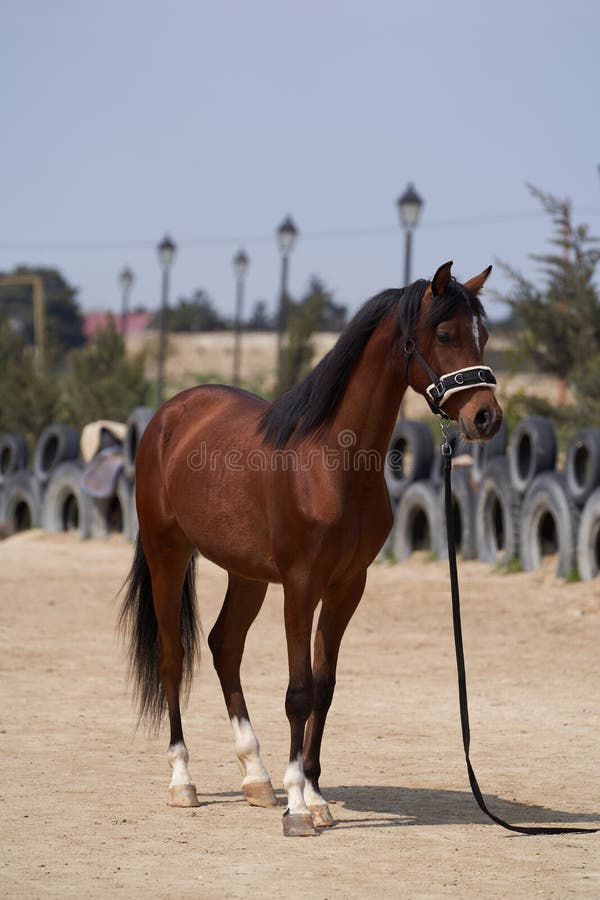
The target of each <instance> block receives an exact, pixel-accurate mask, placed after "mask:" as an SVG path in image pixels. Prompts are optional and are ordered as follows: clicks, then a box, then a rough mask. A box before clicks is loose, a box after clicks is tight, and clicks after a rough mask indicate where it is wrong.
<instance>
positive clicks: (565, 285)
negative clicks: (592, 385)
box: [499, 185, 600, 405]
mask: <svg viewBox="0 0 600 900" xmlns="http://www.w3.org/2000/svg"><path fill="white" fill-rule="evenodd" d="M528 187H529V190H530V191H531V193H532V194H533V196H534V197H536V198H537V199H538V200H539V201H540V203H541V204H542V206H543V207H544V209H545V211H546V212H547V213H548V215H550V216H551V218H552V222H553V225H554V236H553V237H552V239H551V241H550V243H551V244H553V245H554V247H556V250H555V251H554V252H551V253H543V254H531V255H530V258H531V259H533V260H535V261H536V262H538V263H539V264H540V265H541V270H542V277H543V284H542V287H541V288H539V287H537V286H536V285H534V284H533V283H532V282H531V281H530V280H528V279H527V278H525V277H524V276H523V275H522V274H521V273H520V272H519V271H517V270H515V269H513V268H512V267H510V266H508V265H507V264H505V263H501V266H502V268H503V269H504V271H505V272H507V274H508V275H509V277H510V278H511V280H512V283H513V285H512V290H511V292H510V294H509V295H508V296H501V297H499V299H501V300H503V301H504V302H506V303H508V304H509V305H510V306H511V308H512V310H513V313H514V317H515V319H516V322H517V325H518V329H517V331H516V333H515V339H516V340H517V342H518V344H519V349H520V350H521V351H522V352H523V354H524V355H525V356H526V357H527V358H528V359H529V360H531V362H532V363H533V364H534V366H535V367H536V368H537V369H538V370H539V371H542V372H549V373H552V374H554V375H557V376H558V378H559V379H560V388H559V397H558V404H559V405H563V404H564V403H565V398H566V386H567V385H571V386H572V387H573V388H574V390H575V391H576V392H577V395H578V399H580V400H582V399H584V397H585V392H586V391H587V389H588V388H589V381H590V377H592V376H591V375H590V373H591V372H597V371H598V370H599V369H600V298H599V296H598V293H597V291H596V288H595V286H594V283H593V277H594V271H595V268H596V266H597V264H598V262H599V261H600V246H599V242H598V239H597V238H594V237H591V236H590V235H589V231H588V226H587V225H574V224H573V221H572V217H571V204H570V202H569V201H568V200H560V199H558V198H557V197H554V196H553V195H552V194H546V193H544V192H543V191H541V190H539V189H538V188H536V187H534V186H532V185H529V186H528ZM596 384H597V382H596Z"/></svg>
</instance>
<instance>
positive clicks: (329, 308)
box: [151, 276, 347, 332]
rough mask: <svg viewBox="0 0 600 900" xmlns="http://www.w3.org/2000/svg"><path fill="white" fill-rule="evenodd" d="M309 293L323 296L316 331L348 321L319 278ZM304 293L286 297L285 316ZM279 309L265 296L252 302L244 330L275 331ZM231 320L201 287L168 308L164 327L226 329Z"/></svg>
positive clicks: (156, 322) (338, 328)
mask: <svg viewBox="0 0 600 900" xmlns="http://www.w3.org/2000/svg"><path fill="white" fill-rule="evenodd" d="M307 293H308V294H310V293H315V294H318V295H319V296H321V297H322V302H320V303H319V304H318V306H319V312H318V316H317V318H316V320H315V323H314V325H315V329H314V330H315V331H332V332H336V331H341V330H342V328H343V327H344V326H345V324H346V321H347V309H346V307H345V306H344V305H343V304H342V303H336V302H335V300H334V299H333V296H332V295H331V294H330V293H329V292H328V291H327V290H326V289H325V287H324V285H323V283H322V282H321V281H320V279H318V278H316V277H314V276H313V278H311V280H310V283H309V287H308V292H307ZM305 300H306V295H305V296H304V297H303V298H302V300H300V301H294V300H293V299H288V303H287V314H288V318H289V317H293V314H294V309H295V308H296V307H297V306H298V305H301V304H302V303H304V302H305ZM278 315H279V310H278V309H275V311H274V312H270V311H269V307H268V305H267V303H266V302H265V301H264V300H257V301H256V302H255V303H254V306H253V308H252V312H251V313H250V315H249V316H248V317H247V318H246V319H245V321H244V322H243V328H244V330H245V331H276V329H277V321H278ZM159 323H160V317H159V314H158V313H157V314H156V315H155V316H154V317H153V319H152V321H151V327H152V328H157V327H158V325H159ZM233 326H234V322H233V319H232V318H231V317H230V316H223V315H221V313H220V312H219V310H218V309H217V307H216V305H215V303H214V301H213V300H212V298H211V297H210V296H209V295H208V294H207V292H206V291H204V290H197V291H195V292H194V293H193V294H192V296H191V297H190V298H187V297H182V298H181V299H180V300H179V301H178V302H177V303H176V304H175V305H173V306H171V307H169V309H168V310H167V327H168V329H169V331H184V332H185V331H191V332H202V331H228V330H229V329H231V328H233Z"/></svg>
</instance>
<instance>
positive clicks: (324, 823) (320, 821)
mask: <svg viewBox="0 0 600 900" xmlns="http://www.w3.org/2000/svg"><path fill="white" fill-rule="evenodd" d="M308 808H309V810H310V814H311V816H312V820H313V825H314V826H315V828H331V826H332V825H333V816H332V815H331V812H330V811H329V807H328V806H327V804H326V803H318V804H316V805H315V806H309V807H308Z"/></svg>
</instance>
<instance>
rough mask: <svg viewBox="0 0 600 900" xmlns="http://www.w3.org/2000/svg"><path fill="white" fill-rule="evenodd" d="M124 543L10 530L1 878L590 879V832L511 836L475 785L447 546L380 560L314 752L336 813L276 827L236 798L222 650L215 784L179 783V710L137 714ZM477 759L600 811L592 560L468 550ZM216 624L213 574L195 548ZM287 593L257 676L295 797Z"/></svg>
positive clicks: (596, 599)
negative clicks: (171, 768) (119, 596)
mask: <svg viewBox="0 0 600 900" xmlns="http://www.w3.org/2000/svg"><path fill="white" fill-rule="evenodd" d="M130 559H131V547H130V545H128V544H126V543H125V542H124V541H122V540H121V539H120V538H114V539H110V540H108V541H105V542H102V541H95V542H84V543H80V542H78V541H77V540H75V539H74V538H71V537H70V536H68V535H65V536H50V535H43V534H40V533H35V532H30V533H26V534H23V535H19V536H16V537H14V538H11V539H9V540H6V541H4V542H2V543H0V634H1V654H0V666H1V669H2V672H1V676H0V700H1V721H0V742H1V743H0V746H1V749H2V757H1V759H2V782H1V797H0V804H1V805H0V829H1V834H2V839H1V846H2V853H1V862H0V873H1V874H0V892H1V895H2V896H4V897H28V898H30V897H46V896H48V897H77V898H82V897H84V898H85V897H114V896H118V895H120V896H122V897H128V898H129V897H132V898H138V897H140V898H141V897H144V898H154V897H158V898H167V897H169V898H179V897H202V898H221V897H232V898H242V897H244V898H255V897H261V898H262V897H282V896H288V897H300V896H302V897H307V898H317V900H322V898H354V897H357V898H358V897H360V898H362V897H365V896H368V895H370V896H371V897H373V898H379V897H384V898H387V897H407V898H437V897H450V896H452V897H461V898H462V897H467V898H470V897H481V896H483V897H494V898H495V897H498V898H500V897H503V898H504V897H538V896H539V897H552V898H564V897H567V896H574V897H578V898H579V897H599V896H600V835H594V834H591V835H564V836H551V837H547V836H544V837H521V836H513V835H511V834H509V833H508V832H505V831H503V830H502V829H500V828H498V827H497V826H494V825H492V824H491V823H489V822H488V821H487V820H484V817H483V816H482V815H481V814H480V812H479V810H478V808H477V807H476V805H475V802H474V801H473V800H472V798H471V795H470V792H469V788H468V782H467V779H466V773H465V767H464V760H463V757H462V749H461V743H460V730H459V719H458V704H457V691H456V676H455V671H454V657H453V653H454V651H453V646H452V638H451V622H450V606H449V602H450V601H449V596H448V586H447V578H446V570H445V566H444V564H443V563H435V562H429V561H427V560H425V559H424V558H413V559H412V560H411V561H410V562H409V563H406V564H402V565H389V564H380V565H375V566H374V567H372V569H371V573H370V578H369V583H368V587H367V591H366V594H365V597H364V600H363V603H362V605H361V607H360V608H359V610H358V612H357V614H356V616H355V617H354V619H353V621H352V623H351V625H350V628H349V631H348V634H347V636H346V639H345V643H344V647H343V648H342V655H341V662H340V670H339V676H338V688H337V693H336V698H335V701H334V705H333V708H332V712H331V716H330V720H329V723H328V729H327V732H326V739H325V745H324V754H323V778H322V787H323V790H324V793H325V794H326V796H327V797H328V798H329V799H330V800H331V801H332V803H333V805H332V811H333V812H334V815H335V817H336V820H337V824H336V826H335V827H334V828H332V829H329V830H327V831H325V832H323V833H321V834H320V835H319V836H318V837H317V838H305V839H295V840H294V839H289V838H287V839H286V838H283V836H282V834H281V818H280V817H281V813H282V812H283V807H280V808H279V809H268V810H261V809H256V808H252V807H249V806H247V805H246V804H245V803H244V802H243V801H242V800H241V798H240V793H239V784H240V776H239V773H238V768H237V762H236V760H235V757H234V754H233V747H232V742H231V736H230V728H229V723H228V721H227V717H226V715H225V709H224V706H223V702H222V698H221V695H220V690H219V688H218V683H217V680H216V676H215V674H214V672H213V670H212V666H211V664H210V659H209V654H208V652H207V651H206V652H205V653H204V658H203V662H202V665H201V672H200V675H199V677H197V678H196V682H195V686H194V690H193V693H192V697H191V701H190V704H189V707H188V710H187V714H186V717H185V723H184V724H185V728H186V737H187V741H188V746H189V748H190V753H191V772H192V775H193V777H194V779H195V781H196V784H197V785H198V789H199V794H200V799H201V803H202V805H201V806H200V807H199V808H197V809H193V810H189V809H188V810H185V809H172V808H170V807H167V805H166V791H167V784H168V778H169V773H168V766H167V761H166V744H167V737H168V735H167V733H166V731H163V732H162V733H161V735H160V737H159V738H154V737H147V736H145V735H144V734H143V733H141V732H138V733H137V734H136V733H134V714H133V711H132V705H131V699H130V697H129V695H128V693H127V692H126V688H125V660H124V655H123V651H122V650H121V648H120V646H119V644H118V642H117V640H116V638H115V634H114V623H115V618H116V611H117V608H118V604H117V602H116V600H115V599H114V598H115V594H116V592H117V590H118V588H119V586H120V583H121V582H122V580H123V578H124V576H125V574H126V571H127V569H128V566H129V563H130ZM461 578H462V585H463V605H464V612H463V615H464V628H465V649H466V656H467V668H468V677H469V688H470V702H471V720H472V722H471V724H472V743H473V751H472V757H473V763H474V766H475V770H476V772H477V775H478V778H479V781H480V784H481V786H482V788H483V791H484V793H485V794H486V796H487V798H488V800H489V803H490V806H491V807H492V808H493V810H495V811H496V812H497V813H498V814H499V815H501V816H503V817H505V818H508V819H509V820H511V821H515V822H520V823H533V822H545V823H548V822H558V823H583V824H586V823H587V824H590V823H594V822H598V820H600V790H599V789H600V753H599V750H598V720H599V714H600V691H599V687H600V654H599V652H598V648H599V646H600V644H599V639H600V583H598V582H596V583H587V584H574V585H567V584H565V583H564V582H561V581H557V580H556V579H555V578H554V577H553V576H552V575H551V574H550V573H549V571H547V570H544V571H542V572H539V573H534V574H529V575H503V574H500V573H493V572H492V571H491V570H490V568H489V567H488V566H486V565H483V564H479V563H468V564H464V565H462V566H461ZM199 584H200V588H199V601H200V607H201V610H202V619H203V623H204V629H205V633H208V630H209V629H210V626H211V624H212V622H213V621H214V619H215V616H216V614H217V611H218V607H219V602H220V599H221V598H222V596H223V594H224V577H223V573H222V572H220V571H219V570H217V569H215V568H214V567H212V566H211V565H210V564H208V563H206V562H204V561H201V562H200V579H199ZM285 672H286V661H285V655H284V634H283V625H282V603H281V593H280V590H279V589H277V588H274V589H272V591H271V592H270V594H269V596H268V597H267V601H266V603H265V606H264V608H263V611H262V612H261V614H260V616H259V619H258V621H257V622H256V624H255V626H254V628H253V630H252V631H251V633H250V636H249V639H248V645H247V652H246V662H245V687H246V693H247V699H248V704H249V707H250V710H251V713H252V714H253V721H254V725H255V728H256V730H257V733H258V735H259V737H260V739H261V743H262V749H263V757H264V760H265V762H266V764H267V766H268V767H269V768H270V771H271V774H272V777H273V782H274V785H275V787H276V790H277V792H278V793H279V796H280V797H281V802H282V803H283V795H282V793H281V791H280V786H281V778H282V775H283V771H284V768H285V762H286V754H287V743H288V730H287V721H286V719H285V714H284V710H283V699H284V693H285V686H286V683H285Z"/></svg>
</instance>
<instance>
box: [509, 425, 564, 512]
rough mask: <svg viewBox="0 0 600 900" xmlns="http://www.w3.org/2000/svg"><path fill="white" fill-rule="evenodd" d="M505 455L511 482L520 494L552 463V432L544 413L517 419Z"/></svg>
mask: <svg viewBox="0 0 600 900" xmlns="http://www.w3.org/2000/svg"><path fill="white" fill-rule="evenodd" d="M508 459H509V463H510V477H511V481H512V483H513V486H514V487H515V488H516V489H517V490H518V491H519V492H520V493H521V494H524V493H525V491H526V490H527V488H528V487H529V485H530V484H531V482H532V481H533V479H534V478H535V477H536V475H539V474H540V472H548V471H550V470H552V469H554V467H555V465H556V434H555V432H554V426H553V425H552V422H551V421H550V420H549V419H546V418H545V417H544V416H527V417H526V418H525V419H521V421H520V422H518V424H517V425H516V427H515V430H514V431H513V433H512V436H511V439H510V446H509V454H508Z"/></svg>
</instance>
